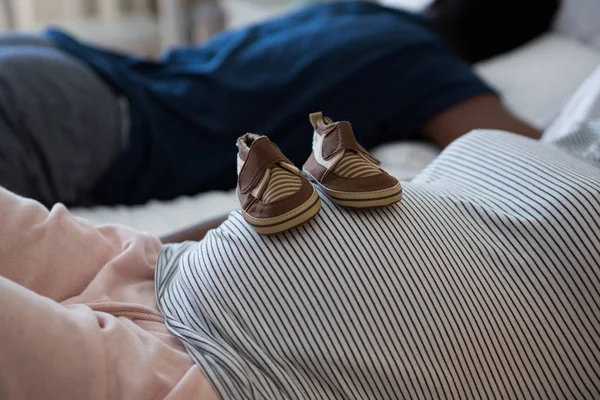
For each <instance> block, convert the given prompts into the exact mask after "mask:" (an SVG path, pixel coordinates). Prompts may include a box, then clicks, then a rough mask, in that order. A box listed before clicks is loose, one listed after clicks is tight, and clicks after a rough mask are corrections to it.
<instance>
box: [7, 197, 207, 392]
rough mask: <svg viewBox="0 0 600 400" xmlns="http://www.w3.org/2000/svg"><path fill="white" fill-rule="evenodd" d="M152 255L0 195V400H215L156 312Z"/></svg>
mask: <svg viewBox="0 0 600 400" xmlns="http://www.w3.org/2000/svg"><path fill="white" fill-rule="evenodd" d="M160 248H161V244H160V242H159V241H158V239H156V238H155V237H152V236H150V235H146V234H143V233H140V232H136V231H133V230H131V229H128V228H125V227H122V226H102V227H97V228H96V227H93V226H91V225H90V224H89V223H87V222H86V221H85V220H82V219H78V218H75V217H73V216H71V215H70V214H69V213H68V211H67V210H66V209H65V208H64V207H63V206H61V205H57V206H55V207H54V208H53V209H52V210H51V211H50V212H49V211H48V210H47V209H46V208H44V207H43V206H41V205H40V204H38V203H36V202H34V201H31V200H26V199H23V198H21V197H18V196H16V195H14V194H12V193H10V192H7V191H6V190H4V189H2V188H0V305H1V306H0V398H1V399H4V400H7V399H47V400H50V399H61V400H62V399H90V400H92V399H111V400H113V399H128V400H129V399H131V400H134V399H192V398H193V399H201V400H204V399H206V400H213V399H214V400H216V399H217V395H216V393H215V392H214V390H213V389H212V386H211V384H210V382H209V381H208V380H207V379H206V377H205V376H204V375H203V374H202V372H201V371H200V370H199V369H198V367H197V366H195V365H194V363H193V362H192V360H191V359H190V357H189V356H188V354H187V353H186V351H185V349H184V347H183V345H182V344H181V343H180V342H179V340H178V339H176V338H175V337H174V336H173V335H171V334H170V333H169V332H168V331H167V329H166V327H165V325H164V323H163V322H162V316H161V315H160V313H159V312H158V307H157V304H156V300H155V290H154V263H155V261H156V257H157V255H158V252H159V251H160Z"/></svg>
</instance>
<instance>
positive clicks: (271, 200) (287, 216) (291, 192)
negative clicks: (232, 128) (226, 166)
mask: <svg viewBox="0 0 600 400" xmlns="http://www.w3.org/2000/svg"><path fill="white" fill-rule="evenodd" d="M237 146H238V159H237V163H238V185H237V196H238V199H239V201H240V204H241V206H242V215H243V217H244V219H245V220H246V221H247V222H248V223H249V224H250V225H251V226H252V227H253V228H254V229H255V230H256V231H257V232H258V233H261V234H264V235H271V234H275V233H279V232H283V231H285V230H288V229H291V228H294V227H296V226H298V225H300V224H302V223H304V222H306V221H308V220H309V219H311V218H312V217H314V216H315V215H316V214H317V213H318V212H319V210H320V208H321V199H320V198H319V195H318V193H317V191H316V190H315V188H314V187H313V186H312V185H311V183H310V182H309V181H308V180H307V179H306V177H304V176H303V175H302V173H301V172H300V171H299V170H298V168H296V167H295V166H294V165H293V164H292V163H291V162H290V160H289V159H288V158H287V157H285V156H284V155H283V154H282V153H281V151H280V150H279V148H278V147H277V146H276V145H275V144H274V143H272V142H271V141H270V140H269V139H268V138H267V137H266V136H259V135H255V134H252V133H247V134H245V135H244V136H242V137H240V138H239V139H238V141H237Z"/></svg>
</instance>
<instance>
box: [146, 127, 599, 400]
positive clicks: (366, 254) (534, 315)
mask: <svg viewBox="0 0 600 400" xmlns="http://www.w3.org/2000/svg"><path fill="white" fill-rule="evenodd" d="M558 142H560V143H558ZM558 142H557V143H558V144H545V143H541V142H537V141H533V140H530V139H527V138H524V137H520V136H517V135H512V134H508V133H504V132H499V131H477V132H473V133H470V134H468V135H466V136H465V137H463V138H461V139H459V140H458V141H456V142H455V143H454V144H452V145H451V146H450V147H449V148H448V149H446V150H445V151H444V152H443V153H442V155H440V157H438V158H437V159H436V160H435V161H434V162H433V163H432V164H430V166H429V167H428V168H427V169H426V170H425V171H423V172H422V173H421V174H420V175H419V176H418V177H417V178H415V179H414V180H413V181H412V182H410V183H404V184H403V185H404V199H403V201H402V203H401V204H399V205H396V206H393V207H388V208H383V209H370V210H362V211H361V210H347V209H342V208H339V207H337V206H336V205H335V204H334V203H332V202H331V201H330V200H328V199H327V197H326V196H325V195H324V194H323V193H321V198H322V201H323V207H322V210H321V212H320V213H319V215H317V217H315V218H314V219H313V220H312V221H311V222H309V223H307V224H305V225H303V226H301V227H298V228H296V229H294V230H292V231H289V232H285V233H283V234H279V235H276V236H269V237H267V236H261V235H259V234H257V233H255V232H254V231H253V230H252V228H251V227H249V226H248V225H247V224H246V223H245V222H244V220H243V219H242V216H241V214H240V212H233V213H232V214H231V215H230V217H229V219H228V220H227V222H225V223H224V224H223V225H222V226H221V227H220V228H218V229H216V230H213V231H211V232H209V234H208V235H207V236H206V238H205V239H204V240H202V241H201V242H188V243H184V244H181V245H170V246H165V248H164V250H163V251H162V253H161V255H160V257H159V260H158V263H157V272H156V274H157V275H156V286H157V293H158V301H159V304H160V307H161V309H162V311H163V313H164V315H165V318H166V321H167V325H168V326H169V328H170V329H171V331H172V332H173V333H174V334H176V335H177V336H179V337H180V338H181V339H182V340H183V342H184V343H185V344H186V346H187V349H188V351H189V353H190V354H191V356H192V357H193V359H194V360H195V362H196V363H197V364H198V366H199V367H200V368H201V369H202V370H203V371H204V372H205V374H206V375H207V376H208V377H209V379H211V381H212V383H213V385H214V387H215V389H216V390H217V392H218V393H219V394H220V396H221V397H222V398H223V399H226V400H230V399H231V400H233V399H236V400H238V399H260V400H263V399H265V400H266V399H297V400H300V399H302V400H309V399H310V400H314V399H331V400H334V399H335V400H338V399H340V400H341V399H344V400H347V399H352V400H353V399H399V398H437V399H465V398H486V399H487V398H543V399H551V398H559V399H571V398H589V399H593V398H595V399H598V398H600V347H599V346H600V127H598V126H596V127H595V129H594V126H593V124H589V125H586V126H585V127H582V128H581V129H579V130H577V131H576V132H574V133H573V134H572V135H570V136H568V137H563V138H560V139H559V140H558ZM559 145H560V146H559Z"/></svg>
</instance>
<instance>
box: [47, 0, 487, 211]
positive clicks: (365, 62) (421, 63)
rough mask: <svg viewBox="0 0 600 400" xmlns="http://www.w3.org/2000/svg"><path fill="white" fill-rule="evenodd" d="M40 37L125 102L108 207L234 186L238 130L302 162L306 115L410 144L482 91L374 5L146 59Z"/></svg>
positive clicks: (332, 7)
mask: <svg viewBox="0 0 600 400" xmlns="http://www.w3.org/2000/svg"><path fill="white" fill-rule="evenodd" d="M46 34H47V35H48V36H49V37H50V38H51V39H53V40H54V41H55V42H57V43H58V45H59V46H60V47H61V48H62V49H64V50H65V51H66V52H68V53H70V54H71V55H73V56H75V57H77V58H79V59H81V60H83V61H84V62H85V63H87V64H88V65H90V66H91V67H92V68H93V69H94V70H96V71H97V72H98V73H99V74H100V75H101V76H102V77H103V78H104V79H105V80H106V81H107V82H108V83H110V84H111V85H112V87H114V89H115V90H116V91H117V92H118V93H121V94H122V95H124V96H125V97H126V98H127V99H128V100H129V103H130V110H131V133H130V143H129V146H128V148H127V150H125V151H124V153H123V154H122V156H121V157H120V159H119V160H118V161H117V162H116V164H115V165H114V166H113V167H112V169H111V171H109V172H108V174H107V175H106V176H105V177H104V178H103V179H102V180H101V182H99V183H98V185H97V188H96V190H95V194H94V195H95V197H96V199H97V200H98V201H99V202H102V203H107V204H112V203H126V204H132V203H142V202H145V201H146V200H148V199H150V198H158V199H168V198H172V197H175V196H178V195H181V194H195V193H198V192H201V191H205V190H212V189H229V188H233V187H235V183H236V168H235V163H236V161H235V160H236V157H235V155H236V151H237V149H236V146H235V143H236V139H237V137H238V136H240V135H242V134H244V133H245V132H253V133H259V134H264V135H268V136H269V137H270V138H271V140H273V141H274V142H275V143H276V144H277V145H279V147H280V148H281V150H282V151H283V152H284V154H286V155H287V156H288V157H289V158H290V159H291V160H292V162H294V163H295V164H296V165H298V166H301V165H302V163H303V162H304V161H305V160H306V158H307V157H308V155H309V154H310V151H311V141H312V133H313V132H312V127H311V125H310V123H309V121H308V114H309V113H311V112H315V111H323V112H324V113H325V115H327V116H329V117H331V118H332V119H334V120H349V121H350V122H351V123H352V126H353V128H354V130H355V133H356V136H357V139H358V140H359V142H360V143H362V144H363V145H364V146H365V147H367V148H371V147H373V146H375V145H378V144H381V143H383V142H386V141H391V140H402V139H414V138H416V137H418V134H419V131H420V128H421V127H422V125H423V124H424V123H425V122H426V121H427V120H429V119H430V118H431V117H432V116H434V115H435V114H437V113H439V112H440V111H443V110H445V109H447V108H449V107H451V106H452V105H455V104H456V103H459V102H461V101H464V100H466V99H468V98H470V97H473V96H475V95H478V94H482V93H489V92H490V89H489V88H488V87H487V86H486V85H485V84H484V83H482V82H481V81H480V80H479V79H478V78H477V77H476V76H475V75H474V74H473V72H472V71H471V68H470V66H469V65H467V64H466V63H464V62H462V61H459V60H458V59H456V58H455V57H454V56H453V55H452V54H451V52H450V50H449V49H448V48H447V47H446V46H445V44H444V43H443V42H442V40H441V39H440V38H439V37H438V35H437V34H436V33H435V32H434V30H433V27H432V26H431V25H430V24H429V22H428V21H427V20H426V19H425V18H424V17H422V16H420V15H415V14H411V13H408V12H403V11H399V10H394V9H389V8H386V7H383V6H380V5H377V4H373V3H365V2H342V3H327V4H319V5H314V6H310V7H308V8H304V9H302V10H300V11H297V12H294V13H292V14H289V15H287V16H284V17H282V18H278V19H275V20H271V21H269V22H266V23H262V24H259V25H255V26H252V27H248V28H244V29H240V30H236V31H231V32H225V33H222V34H219V35H217V36H215V37H214V39H212V40H210V41H209V42H208V43H206V44H204V45H201V46H193V47H182V48H177V49H175V50H173V51H170V52H168V53H166V54H164V56H163V57H162V58H161V59H160V60H159V61H157V62H154V61H148V60H144V59H141V58H138V57H132V56H128V55H123V54H118V53H114V52H109V51H105V50H100V49H97V48H95V47H91V46H87V45H84V44H81V43H79V42H77V41H75V40H74V39H72V38H71V37H69V36H67V35H65V34H63V33H61V32H59V31H57V30H50V31H47V33H46Z"/></svg>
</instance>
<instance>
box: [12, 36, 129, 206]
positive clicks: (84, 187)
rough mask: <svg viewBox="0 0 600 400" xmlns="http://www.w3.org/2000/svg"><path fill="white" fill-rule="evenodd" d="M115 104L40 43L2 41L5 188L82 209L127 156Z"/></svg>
mask: <svg viewBox="0 0 600 400" xmlns="http://www.w3.org/2000/svg"><path fill="white" fill-rule="evenodd" d="M121 120H122V115H121V107H120V106H119V101H118V98H117V96H116V95H115V94H114V93H113V92H112V90H111V89H110V88H109V86H108V85H106V84H105V83H104V82H103V81H102V80H101V79H100V77H98V76H97V75H96V74H95V73H94V71H92V70H91V69H90V68H89V67H87V66H86V65H85V64H83V63H82V62H80V61H78V60H77V59H74V58H73V57H70V56H69V55H67V54H66V53H64V52H63V51H61V50H60V49H58V48H56V47H55V46H54V45H53V44H52V43H50V41H48V40H47V39H44V38H42V37H37V36H24V35H17V34H9V35H0V186H4V187H5V188H7V189H9V190H11V191H13V192H16V193H18V194H20V195H22V196H26V197H31V198H34V199H36V200H38V201H40V202H42V203H44V204H46V205H50V204H53V203H55V202H63V203H66V204H75V203H82V202H85V201H87V199H89V195H90V192H91V191H92V189H93V187H94V184H95V183H96V181H97V180H98V179H99V178H100V177H101V176H102V174H103V173H104V172H106V170H107V169H108V168H109V167H110V165H111V163H112V162H113V161H114V160H115V158H116V156H117V155H118V154H119V152H120V151H121V148H122V140H121V136H122V135H121V133H122V132H121V130H122V121H121Z"/></svg>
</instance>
